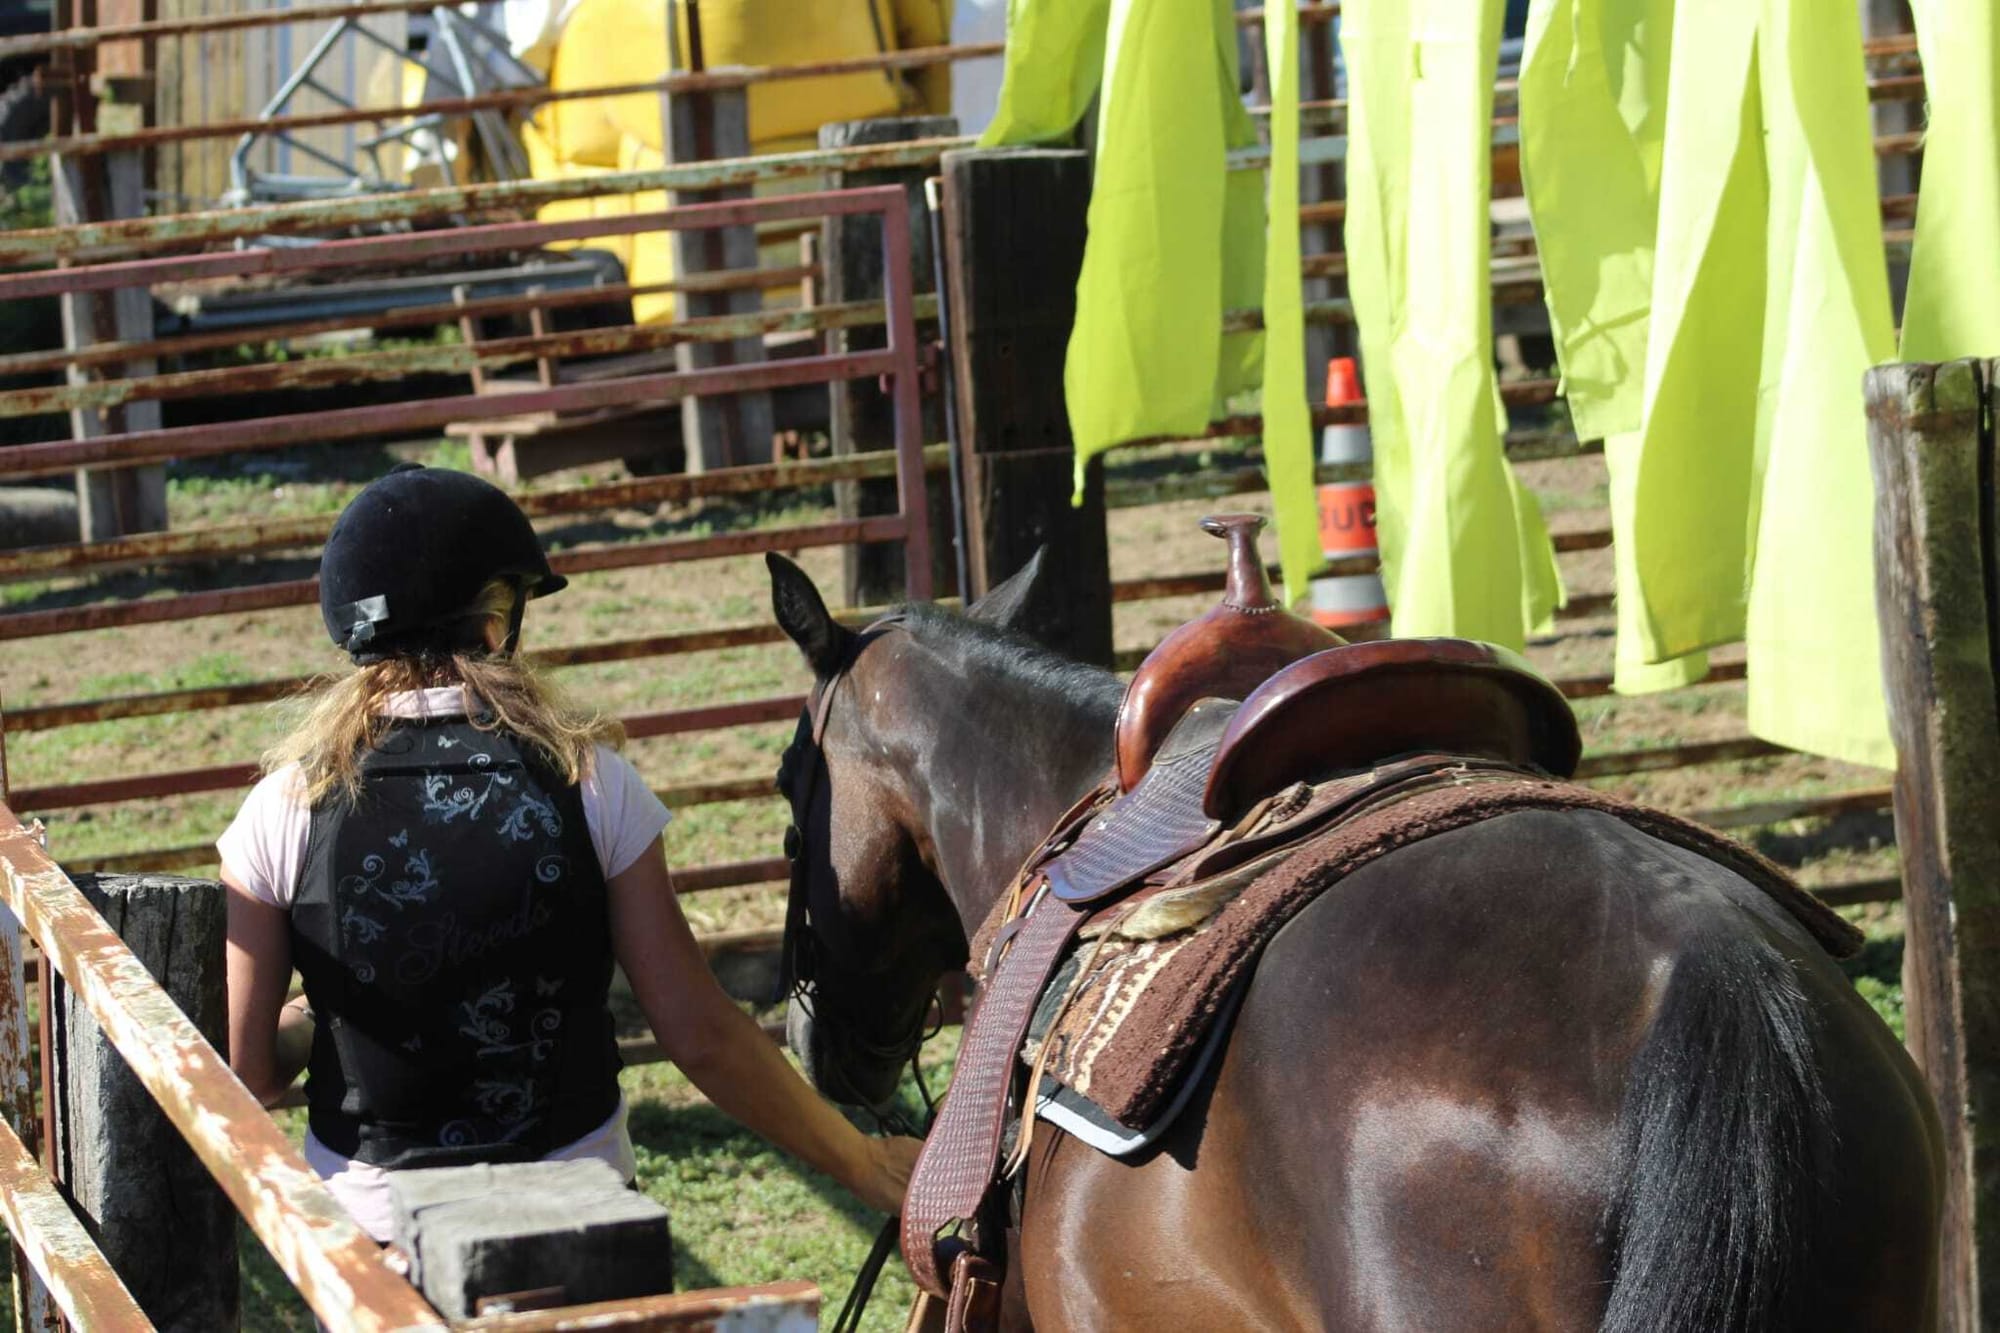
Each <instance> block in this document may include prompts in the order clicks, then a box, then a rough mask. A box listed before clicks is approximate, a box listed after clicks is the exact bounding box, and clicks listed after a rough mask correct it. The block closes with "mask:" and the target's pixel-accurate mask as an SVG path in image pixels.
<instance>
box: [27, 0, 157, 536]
mask: <svg viewBox="0 0 2000 1333" xmlns="http://www.w3.org/2000/svg"><path fill="white" fill-rule="evenodd" d="M79 12H81V11H79ZM153 17H156V16H155V15H154V14H153V13H151V12H150V9H149V7H148V6H147V5H146V4H145V3H143V0H103V3H102V4H100V5H99V6H98V9H97V14H96V20H95V21H96V22H98V23H104V24H119V23H132V22H139V21H141V20H144V19H148V18H153ZM86 58H88V59H91V60H94V63H95V68H94V70H92V72H91V74H90V79H89V85H88V86H89V90H90V95H91V97H92V99H93V100H94V101H95V103H96V125H95V128H96V129H97V131H98V132H99V133H102V134H122V133H130V132H134V131H138V130H143V129H144V128H145V126H146V107H147V104H148V103H150V102H151V101H152V98H153V76H152V73H151V71H150V70H149V69H148V67H147V44H146V43H144V42H139V41H124V42H105V43H102V44H101V45H99V46H98V47H97V48H96V50H95V52H94V53H93V54H92V55H90V56H88V57H86ZM58 105H59V108H60V111H61V116H62V120H63V123H62V124H61V125H59V126H58V129H59V130H61V131H72V130H75V129H77V128H79V126H78V125H77V119H78V117H77V109H76V107H75V105H74V104H73V103H72V102H71V101H69V100H67V99H66V100H64V101H62V102H60V103H59V104H58ZM51 165H52V171H51V179H52V184H53V185H54V187H55V201H54V202H55V220H56V223H57V225H58V226H73V225H75V224H77V223H80V222H108V221H112V220H114V219H119V218H138V217H144V216H145V214H146V152H145V150H144V149H138V148H124V149H118V150H115V151H112V152H109V153H102V154H99V155H96V156H84V157H80V158H78V157H70V156H66V155H63V154H57V155H56V156H55V158H54V159H53V160H52V164H51ZM59 304H60V306H61V310H62V327H63V346H64V347H66V348H68V349H69V350H71V351H80V350H82V349H83V348H86V347H90V346H93V345H95V344H97V343H105V342H146V341H148V340H150V339H151V338H152V336H153V295H152V293H151V292H150V291H148V290H147V289H146V288H144V287H122V288H120V289H118V290H117V291H114V292H100V293H91V292H84V293H77V294H72V295H69V296H64V297H63V298H61V301H60V303H59ZM156 369H157V366H156V364H155V363H154V362H153V361H151V360H144V361H130V362H126V363H125V364H124V365H123V366H121V367H120V368H119V369H118V370H117V372H116V374H117V375H118V376H120V377H125V378H131V379H138V378H142V377H144V376H147V375H151V374H153V373H154V371H155V370H156ZM67 379H68V381H69V383H71V384H86V383H89V381H90V379H91V374H90V372H88V371H81V370H78V369H76V368H75V367H71V368H70V369H69V371H68V374H67ZM159 425H160V405H159V403H158V402H157V401H152V400H144V399H142V400H140V401H137V402H132V403H126V404H122V405H120V406H118V407H112V408H106V409H104V410H102V411H99V410H96V409H91V408H79V409H77V410H75V411H72V412H71V413H70V434H71V436H72V437H73V438H75V439H79V440H86V439H95V438H96V437H98V436H100V435H114V434H122V433H124V432H126V431H141V430H154V429H157V428H158V427H159ZM76 499H77V513H78V522H79V527H80V529H81V532H82V535H83V539H84V540H85V541H103V540H105V539H106V538H109V537H117V536H121V535H124V534H126V533H134V532H158V531H160V530H162V529H164V528H165V527H166V526H167V470H166V468H164V467H161V466H158V465H154V466H150V467H141V468H117V469H112V470H101V469H100V470H95V471H93V470H88V469H86V470H80V471H78V472H77V474H76Z"/></svg>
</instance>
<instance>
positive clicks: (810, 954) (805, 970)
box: [777, 613, 936, 1132]
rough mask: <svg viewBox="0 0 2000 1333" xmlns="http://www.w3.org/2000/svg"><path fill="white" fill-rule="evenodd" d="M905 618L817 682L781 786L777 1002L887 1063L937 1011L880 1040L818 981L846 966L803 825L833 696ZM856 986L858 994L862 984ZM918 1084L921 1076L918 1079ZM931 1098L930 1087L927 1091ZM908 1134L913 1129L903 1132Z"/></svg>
mask: <svg viewBox="0 0 2000 1333" xmlns="http://www.w3.org/2000/svg"><path fill="white" fill-rule="evenodd" d="M902 623H903V617H902V616H901V615H899V614H896V613H891V614H890V615H887V616H884V617H882V618H881V619H880V620H877V621H875V622H874V623H872V624H870V625H869V626H868V627H867V628H866V629H864V630H862V631H861V632H860V633H859V634H858V635H856V636H855V638H854V640H853V642H852V643H851V644H850V645H849V646H848V649H847V652H846V654H845V656H844V658H843V660H842V661H841V663H840V666H839V667H838V668H837V669H836V670H835V671H833V672H832V673H831V674H829V675H827V676H825V677H824V678H822V679H820V680H819V681H817V682H815V684H814V686H813V693H812V694H811V696H810V697H809V698H808V699H807V701H806V707H805V708H804V710H803V711H802V712H801V713H800V715H799V726H798V730H797V731H796V732H795V733H794V734H793V736H792V743H791V744H790V745H789V746H787V747H786V749H785V755H784V758H783V760H782V761H781V762H780V765H779V768H778V783H777V785H778V790H779V791H780V792H782V793H783V794H784V795H785V797H786V799H787V800H788V802H789V803H790V805H791V814H792V818H791V822H790V823H789V824H788V825H786V828H785V859H786V860H787V861H789V862H790V870H791V885H790V891H789V896H788V898H787V901H786V904H785V934H784V940H783V943H782V945H781V946H780V954H779V978H778V995H777V999H778V1000H779V1001H780V1002H782V1001H786V1000H791V1001H794V1002H796V1003H798V1004H800V1005H801V1006H802V1007H803V1008H804V1009H805V1011H806V1013H807V1014H808V1015H809V1016H810V1017H811V1018H812V1021H813V1027H814V1030H815V1031H816V1032H817V1033H818V1034H819V1040H820V1041H821V1042H823V1043H824V1044H825V1045H826V1047H827V1048H828V1049H829V1050H831V1051H835V1052H840V1053H853V1054H856V1055H860V1056H862V1057H865V1058H868V1059H871V1060H874V1061H877V1062H881V1063H888V1064H902V1063H904V1062H906V1061H914V1060H915V1058H916V1055H917V1052H918V1051H919V1050H921V1049H922V1047H923V1043H924V1041H925V1040H926V1038H927V1037H928V1036H929V1035H931V1033H932V1032H933V1031H934V1025H933V1023H932V1018H931V1011H932V1010H933V1009H934V1008H936V1005H935V1003H933V1004H932V1005H928V1006H925V1007H924V1008H923V1009H921V1010H919V1011H918V1014H917V1019H916V1021H915V1022H914V1023H913V1024H911V1025H909V1026H908V1027H907V1028H903V1029H900V1030H898V1031H896V1032H894V1033H892V1034H890V1035H889V1036H888V1037H886V1038H878V1037H876V1036H874V1035H873V1034H872V1033H870V1032H868V1031H867V1029H866V1027H865V1025H864V1024H862V1023H860V1022H859V1021H857V1019H856V1016H855V1014H854V1013H853V1012H852V1011H851V1010H849V1009H846V1008H845V1007H840V1006H834V1005H830V1004H829V1003H828V1002H827V998H826V996H825V995H824V994H823V993H822V992H821V990H820V987H819V985H818V983H819V980H820V977H821V975H822V973H823V972H828V971H832V972H838V971H842V970H844V969H842V968H841V967H840V964H839V963H838V962H837V961H836V960H833V959H830V958H828V957H826V956H824V954H823V952H822V951H821V949H820V948H819V947H818V946H819V939H818V935H817V933H816V932H815V931H814V929H813V924H812V904H811V893H812V858H811V856H810V855H809V853H808V849H807V846H806V829H805V825H806V823H807V822H808V821H810V820H811V818H812V808H813V801H814V799H815V798H816V797H817V796H818V794H819V781H820V774H821V772H822V770H823V769H824V767H825V764H826V753H825V750H824V748H823V746H824V742H825V738H826V727H827V720H828V718H829V716H830V715H831V714H832V711H833V701H834V698H835V696H836V695H837V694H838V693H839V692H840V686H841V684H842V683H843V682H844V681H845V680H846V679H847V674H848V672H849V671H850V670H851V669H852V668H853V666H854V663H855V660H856V659H857V658H858V657H859V656H860V655H861V652H862V650H863V649H865V648H866V647H867V646H868V645H869V644H870V643H872V642H874V641H875V640H876V639H878V638H880V637H881V636H882V635H883V634H886V633H887V632H888V631H889V630H891V629H894V628H896V627H897V626H899V625H901V624H902ZM851 989H854V990H857V991H860V990H864V989H865V988H864V987H860V986H856V987H853V988H851ZM917 1082H918V1087H919V1089H922V1088H923V1080H922V1078H921V1077H919V1079H918V1081H917ZM925 1100H926V1102H928V1101H929V1096H928V1092H927V1091H926V1095H925ZM868 1109H869V1110H870V1111H872V1112H874V1113H875V1115H876V1117H877V1118H878V1119H880V1120H882V1121H883V1123H884V1126H885V1127H892V1128H894V1127H897V1125H898V1122H900V1117H899V1116H897V1115H896V1114H895V1113H894V1112H893V1111H891V1110H888V1109H887V1108H884V1107H874V1106H871V1107H869V1108H868ZM903 1132H908V1130H907V1129H904V1130H903Z"/></svg>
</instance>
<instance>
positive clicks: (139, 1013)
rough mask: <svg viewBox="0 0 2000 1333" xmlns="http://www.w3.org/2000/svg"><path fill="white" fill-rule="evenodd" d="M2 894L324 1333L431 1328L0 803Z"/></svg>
mask: <svg viewBox="0 0 2000 1333" xmlns="http://www.w3.org/2000/svg"><path fill="white" fill-rule="evenodd" d="M0 902H4V904H5V906H6V909H7V910H8V911H9V912H11V913H12V914H13V916H14V917H15V918H17V919H18V920H19V921H20V923H21V926H22V929H23V930H24V931H25V932H26V933H27V934H28V935H29V936H30V937H32V938H33V939H34V941H35V942H36V944H37V945H38V946H40V948H41V951H42V956H43V957H44V958H45V959H47V960H49V962H50V963H52V964H53V965H54V967H55V969H56V970H57V971H58V972H60V973H61V974H62V977H63V980H64V981H65V982H67V983H68V985H69V988H70V991H71V992H72V993H73V994H74V995H75V996H76V997H77V998H78V999H79V1000H80V1001H81V1002H82V1003H83V1005H84V1007H85V1008H87V1009H88V1010H89V1011H90V1014H91V1016H92V1017H93V1018H95V1019H96V1020H97V1021H98V1023H99V1024H100V1025H101V1026H102V1027H103V1029H104V1034H105V1036H106V1037H107V1038H109V1039H110V1041H111V1043H112V1045H113V1046H115V1047H117V1049H118V1052H119V1054H120V1055H122V1056H123V1057H124V1058H125V1061H126V1063H127V1064H128V1065H130V1066H131V1069H132V1072H133V1074H134V1075H136V1076H137V1077H138V1079H139V1081H140V1082H141V1083H142V1084H144V1085H145V1088H146V1091H147V1092H149V1093H151V1094H152V1096H153V1099H154V1100H155V1101H156V1102H158V1103H159V1106H160V1109H161V1111H163V1112H164V1113H165V1114H166V1116H167V1118H168V1119H169V1120H170V1121H172V1122H173V1125H174V1128H176V1129H177V1130H179V1131H180V1132H181V1134H182V1136H183V1137H184V1138H186V1139H187V1141H188V1144H189V1146H190V1147H192V1148H193V1149H194V1151H195V1153H196V1155H197V1156H198V1157H200V1158H201V1161H202V1164H203V1165H204V1166H205V1167H206V1168H207V1169H208V1171H209V1173H210V1174H211V1175H212V1176H213V1177H214V1178H215V1180H216V1183H217V1184H219V1185H220V1186H221V1187H222V1189H223V1190H224V1192H225V1193H227V1194H228V1195H229V1198H230V1201H231V1202H232V1203H234V1204H235V1205H236V1208H237V1210H238V1211H239V1212H240V1213H242V1215H243V1219H244V1221H245V1222H246V1223H248V1225H249V1227H250V1229H251V1230H252V1231H253V1232H254V1233H256V1236H257V1239H258V1240H260V1241H261V1242H263V1244H264V1246H265V1248H266V1249H268V1250H269V1251H270V1252H271V1255H272V1257H273V1258H274V1259H275V1260H276V1261H277V1263H278V1267H279V1268H280V1269H282V1270H283V1271H284V1274H285V1276H286V1278H287V1279H288V1280H289V1281H290V1282H291V1283H292V1285H293V1286H294V1287H296V1288H297V1289H298V1291H299V1292H300V1294H301V1295H303V1296H304V1297H305V1298H306V1302H307V1304H309V1305H310V1306H311V1307H312V1308H313V1310H314V1312H315V1313H317V1314H318V1315H319V1316H320V1317H321V1318H323V1319H326V1320H328V1321H330V1322H331V1323H333V1324H334V1326H335V1327H341V1328H356V1329H369V1330H381V1333H390V1331H391V1330H395V1329H408V1328H429V1327H436V1326H437V1325H438V1324H439V1322H440V1321H439V1319H438V1316H437V1313H436V1311H434V1310H432V1309H431V1308H430V1306H429V1305H427V1304H425V1302H424V1301H423V1299H422V1298H421V1297H419V1296H418V1295H417V1293H416V1292H415V1290H414V1289H412V1288H411V1287H410V1285H409V1284H408V1283H407V1282H404V1281H403V1280H402V1279H401V1278H398V1277H397V1276H396V1275H395V1274H393V1273H391V1272H390V1271H389V1269H388V1268H387V1267H386V1266H385V1265H384V1264H383V1262H382V1254H381V1250H380V1248H379V1247H378V1246H377V1245H376V1244H375V1242H374V1241H372V1240H370V1239H369V1237H368V1236H367V1234H366V1233H364V1232H363V1231H362V1230H361V1228H360V1227H358V1226H356V1225H355V1224H354V1222H353V1221H352V1220H351V1219H350V1218H349V1217H348V1215H347V1213H346V1210H345V1209H343V1208H342V1207H341V1206H340V1204H339V1203H337V1202H335V1200H334V1198H333V1196H332V1195H331V1194H329V1193H328V1192H327V1189H326V1186H324V1185H323V1184H321V1183H320V1180H319V1177H318V1176H316V1175H315V1174H314V1173H313V1171H312V1168H310V1167H308V1166H307V1165H306V1163H305V1159H304V1158H303V1157H301V1156H300V1155H299V1150H298V1149H296V1148H294V1147H292V1145H291V1143H290V1141H289V1140H287V1139H286V1138H285V1136H284V1134H283V1132H282V1131H281V1130H280V1129H279V1128H278V1126H277V1124H276V1123H275V1122H273V1121H272V1119H271V1117H270V1116H269V1115H268V1114H267V1113H266V1112H265V1110H264V1108H263V1107H262V1106H260V1105H258V1103H257V1099H256V1098H254V1097H252V1096H251V1095H250V1092H249V1090H248V1089H246V1088H245V1087H244V1086H243V1084H242V1083H241V1082H239V1081H238V1080H237V1078H236V1076H235V1075H234V1074H233V1073H231V1072H230V1069H229V1065H228V1063H227V1062H226V1061H225V1060H224V1059H223V1058H222V1056H221V1055H220V1054H218V1053H217V1051H216V1050H215V1048H214V1047H212V1046H210V1045H209V1044H208V1042H207V1041H206V1040H205V1039H204V1038H203V1037H202V1035H201V1033H200V1032H199V1031H197V1030H196V1028H195V1026H194V1024H193V1023H191V1022H189V1021H188V1018H187V1016H186V1015H185V1014H183V1013H182V1012H181V1011H180V1008H179V1007H178V1006H177V1005H175V1004H174V1002H173V1001H172V1000H171V999H170V998H168V996H167V993H166V992H165V991H163V990H161V989H160V985H159V983H158V982H156V981H154V980H153V978H152V976H151V975H150V974H149V973H148V972H147V971H146V969H145V967H144V965H143V964H141V963H140V962H139V960H138V959H137V958H135V957H133V955H132V952H131V950H130V949H128V948H127V947H126V946H125V943H124V941H123V940H120V939H119V938H118V937H117V935H115V934H113V933H112V931H111V929H110V927H108V926H107V925H105V923H104V919H103V918H102V917H100V916H99V915H98V914H97V912H96V911H95V910H94V909H93V908H92V907H91V906H90V904H89V903H88V902H87V901H85V899H84V897H83V895H82V893H80V892H79V891H78V890H77V888H76V886H75V885H74V884H72V883H70V881H69V877H68V876H67V875H65V874H64V873H63V871H62V870H61V869H60V868H59V867H58V866H57V865H56V864H55V862H53V861H51V860H50V859H49V858H48V856H47V854H46V853H44V852H43V851H42V849H41V847H40V845H39V843H38V842H37V840H36V838H35V836H34V835H33V834H31V833H30V832H29V831H28V830H27V829H25V828H23V827H22V826H21V824H20V822H19V821H18V820H16V819H15V817H14V815H13V813H12V811H10V810H9V809H8V808H7V807H5V806H0Z"/></svg>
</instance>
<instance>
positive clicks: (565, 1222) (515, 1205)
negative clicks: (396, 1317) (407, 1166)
mask: <svg viewBox="0 0 2000 1333" xmlns="http://www.w3.org/2000/svg"><path fill="white" fill-rule="evenodd" d="M390 1189H391V1194H392V1196H393V1199H394V1206H395V1236H396V1244H397V1246H398V1248H400V1249H401V1250H402V1251H403V1252H404V1253H405V1254H407V1255H408V1256H409V1259H410V1280H411V1281H412V1282H413V1283H415V1284H416V1285H417V1287H418V1288H420V1289H421V1290H422V1291H423V1293H424V1296H425V1298H426V1299H428V1300H429V1301H430V1302H431V1303H432V1304H433V1305H435V1306H436V1307H437V1308H438V1310H439V1312H441V1313H442V1314H444V1315H446V1316H447V1317H449V1318H453V1319H464V1318H468V1317H470V1316H471V1315H472V1314H473V1313H474V1312H475V1311H476V1309H477V1307H478V1304H479V1301H480V1300H481V1298H483V1297H487V1296H498V1295H504V1294H506V1293H509V1292H525V1291H538V1290H541V1289H544V1288H551V1287H560V1288H561V1289H562V1293H563V1294H562V1302H561V1303H562V1304H564V1305H580V1304H585V1303H588V1302H591V1301H609V1300H621V1299H625V1298H629V1297H634V1296H650V1295H655V1294H658V1293H661V1292H666V1291H670V1290H671V1289H672V1287H673V1238H672V1235H671V1233H670V1232H669V1230H668V1226H667V1210H666V1209H665V1208H663V1207H661V1206H660V1205H659V1204H657V1203H655V1202H654V1201H653V1200H651V1199H648V1198H646V1197H645V1196H644V1195H642V1194H638V1193H636V1192H634V1191H632V1190H628V1189H626V1188H625V1185H624V1182H623V1181H622V1180H621V1179H619V1176H618V1173H617V1172H616V1171H614V1170H613V1169H612V1168H611V1167H610V1166H608V1165H607V1164H605V1163H604V1162H601V1161H596V1160H591V1161H582V1162H524V1163H518V1164H508V1165H500V1166H460V1167H442V1168H438V1169H434V1170H424V1171H398V1172H396V1173H394V1174H393V1175H392V1176H391V1177H390Z"/></svg>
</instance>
